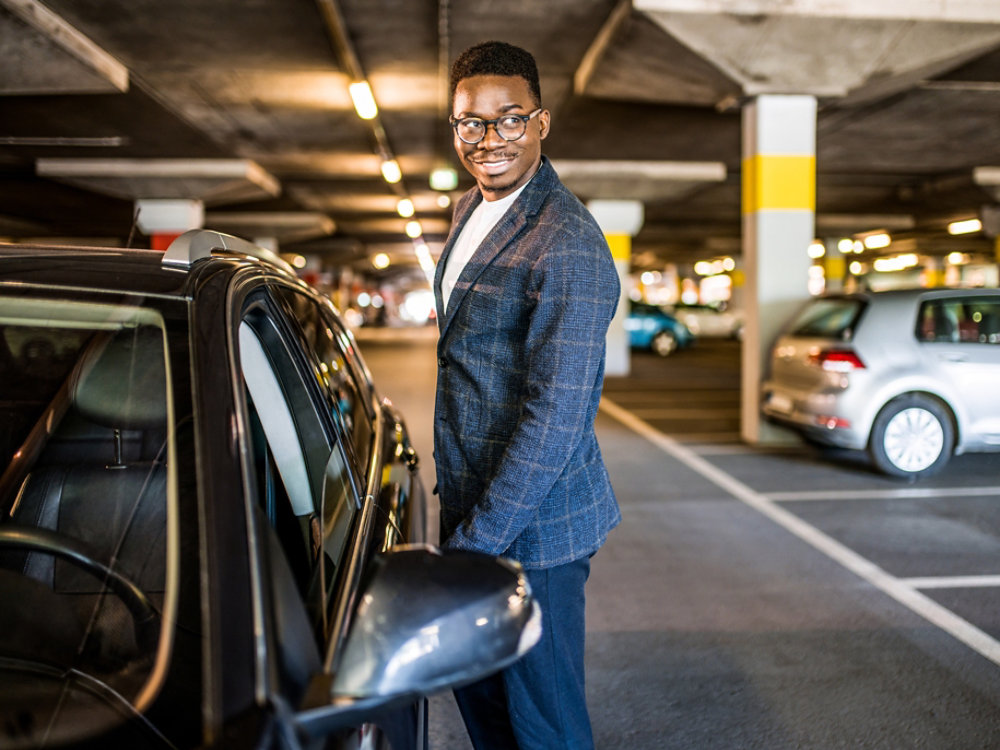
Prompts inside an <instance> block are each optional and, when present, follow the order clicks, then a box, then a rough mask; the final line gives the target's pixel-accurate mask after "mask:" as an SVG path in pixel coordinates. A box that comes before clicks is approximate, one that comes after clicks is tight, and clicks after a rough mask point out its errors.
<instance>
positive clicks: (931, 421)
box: [868, 393, 955, 479]
mask: <svg viewBox="0 0 1000 750" xmlns="http://www.w3.org/2000/svg"><path fill="white" fill-rule="evenodd" d="M954 447H955V426H954V422H953V421H952V416H951V412H950V411H949V410H948V408H947V407H946V406H945V405H944V404H942V403H941V402H940V401H938V400H937V399H934V398H931V397H929V396H921V395H919V394H915V393H913V394H908V395H906V396H900V397H899V398H896V399H893V400H892V401H890V402H889V403H888V404H886V405H885V406H884V407H882V411H880V412H879V414H878V416H877V417H875V422H874V424H872V432H871V437H870V438H869V441H868V453H869V455H870V456H871V458H872V462H873V463H874V464H875V466H876V467H877V468H878V469H879V471H882V472H883V473H885V474H889V475H890V476H894V477H905V478H907V479H920V478H922V477H928V476H931V475H932V474H936V473H937V472H939V471H940V470H941V469H942V467H944V465H945V464H946V463H948V460H949V459H950V458H951V453H952V450H953V449H954Z"/></svg>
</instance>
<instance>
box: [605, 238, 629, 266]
mask: <svg viewBox="0 0 1000 750" xmlns="http://www.w3.org/2000/svg"><path fill="white" fill-rule="evenodd" d="M604 238H605V239H606V240H607V241H608V247H610V248H611V257H612V258H614V259H615V260H616V261H625V262H626V263H627V262H628V261H630V260H631V259H632V237H631V236H630V235H627V234H606V235H604Z"/></svg>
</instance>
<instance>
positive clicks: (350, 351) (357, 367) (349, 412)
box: [275, 287, 374, 467]
mask: <svg viewBox="0 0 1000 750" xmlns="http://www.w3.org/2000/svg"><path fill="white" fill-rule="evenodd" d="M275 293H276V295H277V296H278V297H279V298H280V299H281V300H282V301H283V302H284V304H285V305H286V306H287V309H288V312H289V314H290V315H291V316H292V317H294V319H295V320H296V321H297V322H298V327H299V331H298V333H299V335H300V336H301V339H302V344H303V348H304V349H305V350H306V351H307V352H309V353H311V355H312V356H313V361H312V362H311V364H312V367H313V376H314V377H315V379H316V382H317V383H318V384H319V385H320V387H321V389H322V391H323V395H324V397H325V398H326V401H327V406H328V408H329V410H330V413H331V414H332V415H333V416H334V418H335V419H337V420H338V421H339V422H340V423H341V424H342V425H343V427H344V430H345V431H346V432H347V434H348V435H349V436H350V438H351V448H352V450H353V451H354V455H355V457H356V461H357V464H358V465H359V466H361V467H367V465H368V460H369V458H370V456H371V451H372V439H373V437H374V429H373V418H374V414H373V413H372V412H371V410H370V403H371V399H370V397H369V388H368V383H367V379H366V376H365V374H364V372H363V365H361V364H360V361H359V359H358V357H357V355H356V354H355V352H354V347H353V344H352V342H351V340H350V338H349V337H348V336H347V335H346V333H345V332H344V331H343V329H342V328H341V327H340V325H339V324H338V323H337V321H336V320H335V319H334V317H333V315H332V314H331V313H330V312H329V311H328V310H325V309H324V308H323V307H322V306H321V305H319V304H318V303H317V302H316V301H315V300H313V299H312V298H310V297H309V296H307V295H305V294H301V293H299V292H297V291H295V290H293V289H289V288H287V287H276V288H275Z"/></svg>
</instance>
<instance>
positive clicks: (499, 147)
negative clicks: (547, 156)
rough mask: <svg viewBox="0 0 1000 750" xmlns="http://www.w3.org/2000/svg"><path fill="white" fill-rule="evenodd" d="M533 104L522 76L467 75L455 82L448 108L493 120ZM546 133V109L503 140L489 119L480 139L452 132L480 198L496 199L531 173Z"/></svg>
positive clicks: (528, 111) (520, 112)
mask: <svg viewBox="0 0 1000 750" xmlns="http://www.w3.org/2000/svg"><path fill="white" fill-rule="evenodd" d="M535 109H537V106H536V105H535V102H534V99H533V98H532V96H531V90H530V89H529V88H528V82H527V81H526V80H524V79H523V78H521V76H494V75H488V76H472V77H470V78H465V79H463V80H461V81H459V83H458V85H457V86H456V87H455V97H454V101H453V103H452V114H453V115H454V116H455V117H457V118H461V117H481V118H482V119H484V120H492V119H494V118H497V117H501V116H502V115H528V114H531V113H532V112H534V111H535ZM548 134H549V111H548V110H542V111H541V112H540V113H539V114H538V115H536V116H535V117H533V118H531V119H530V120H528V123H527V127H526V128H525V131H524V135H523V136H521V137H520V138H519V139H517V140H516V141H505V140H504V139H503V138H501V137H500V136H499V135H498V134H497V132H496V128H495V127H493V126H492V125H491V126H489V127H488V128H487V129H486V135H485V136H484V137H483V140H481V141H480V142H479V143H465V142H464V141H463V140H462V139H461V138H459V137H458V136H457V135H456V136H455V151H457V152H458V156H459V158H460V159H461V160H462V163H463V164H464V165H465V168H466V169H468V170H469V173H470V174H471V175H472V176H473V177H475V178H476V182H477V183H478V184H479V189H480V190H481V191H482V193H483V198H485V199H486V200H488V201H495V200H499V199H500V198H503V197H504V196H506V195H510V194H511V193H512V192H514V191H515V190H517V189H518V188H519V187H521V186H522V185H524V184H525V183H526V182H527V181H528V180H530V179H531V177H532V175H534V174H535V171H536V170H537V169H538V165H539V163H540V162H541V159H542V139H543V138H545V137H546V136H547V135H548Z"/></svg>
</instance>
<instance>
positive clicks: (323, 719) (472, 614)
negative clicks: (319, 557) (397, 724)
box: [296, 547, 542, 736]
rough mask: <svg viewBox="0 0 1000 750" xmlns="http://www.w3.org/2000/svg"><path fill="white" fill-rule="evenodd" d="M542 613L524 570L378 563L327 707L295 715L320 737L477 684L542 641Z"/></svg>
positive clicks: (477, 560)
mask: <svg viewBox="0 0 1000 750" xmlns="http://www.w3.org/2000/svg"><path fill="white" fill-rule="evenodd" d="M541 622H542V618H541V609H540V608H539V606H538V603H537V602H536V601H535V600H534V599H533V598H532V596H531V587H530V586H529V585H528V581H527V579H526V578H525V576H524V573H523V571H522V570H521V567H520V566H519V565H517V563H513V562H510V561H507V560H503V559H498V558H494V557H490V556H487V555H481V554H477V553H472V552H459V551H455V552H452V551H444V552H442V551H439V550H436V549H434V548H430V547H404V548H399V549H396V550H394V551H392V552H389V553H386V554H384V555H380V556H378V557H376V558H375V560H374V561H373V563H372V570H371V571H370V575H369V577H368V585H367V587H366V588H365V589H364V592H363V593H362V595H361V599H360V601H359V604H358V609H357V613H356V614H355V618H354V622H353V624H352V625H351V629H350V632H349V633H348V636H347V640H346V642H345V643H344V647H343V650H342V652H341V657H340V660H339V662H338V664H337V665H336V673H335V674H334V675H333V678H332V684H331V683H329V682H328V683H326V687H325V689H328V691H329V692H328V693H327V695H326V705H322V706H317V705H316V704H317V703H318V702H319V701H318V699H319V696H318V695H317V694H316V687H317V686H316V685H314V686H313V687H312V688H311V689H310V691H309V692H310V694H311V696H312V699H310V698H307V701H306V702H307V705H309V704H310V703H311V704H312V705H314V706H316V707H315V708H307V709H306V710H305V711H303V712H300V713H299V714H297V716H296V724H297V725H298V728H299V729H300V730H302V731H303V732H305V733H306V734H308V735H312V736H319V735H322V734H326V733H328V732H330V731H332V730H334V729H337V728H340V727H345V726H350V725H352V724H353V723H355V722H358V721H366V720H370V719H371V718H372V714H373V713H377V712H378V711H379V710H380V709H384V708H388V707H391V706H394V705H397V704H401V703H404V702H409V701H411V700H413V699H415V698H417V697H418V696H420V695H427V694H430V693H433V692H435V691H438V690H441V689H444V688H448V687H458V686H460V685H464V684H467V683H470V682H474V681H475V680H478V679H480V678H482V677H485V676H487V675H489V674H492V673H493V672H496V671H498V670H500V669H503V668H504V667H506V666H507V665H508V664H511V663H512V662H514V661H516V660H517V659H519V658H520V657H521V656H523V655H524V654H525V653H527V651H528V650H529V649H531V647H532V646H534V645H535V643H537V642H538V639H539V638H540V637H541V632H542V628H541Z"/></svg>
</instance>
